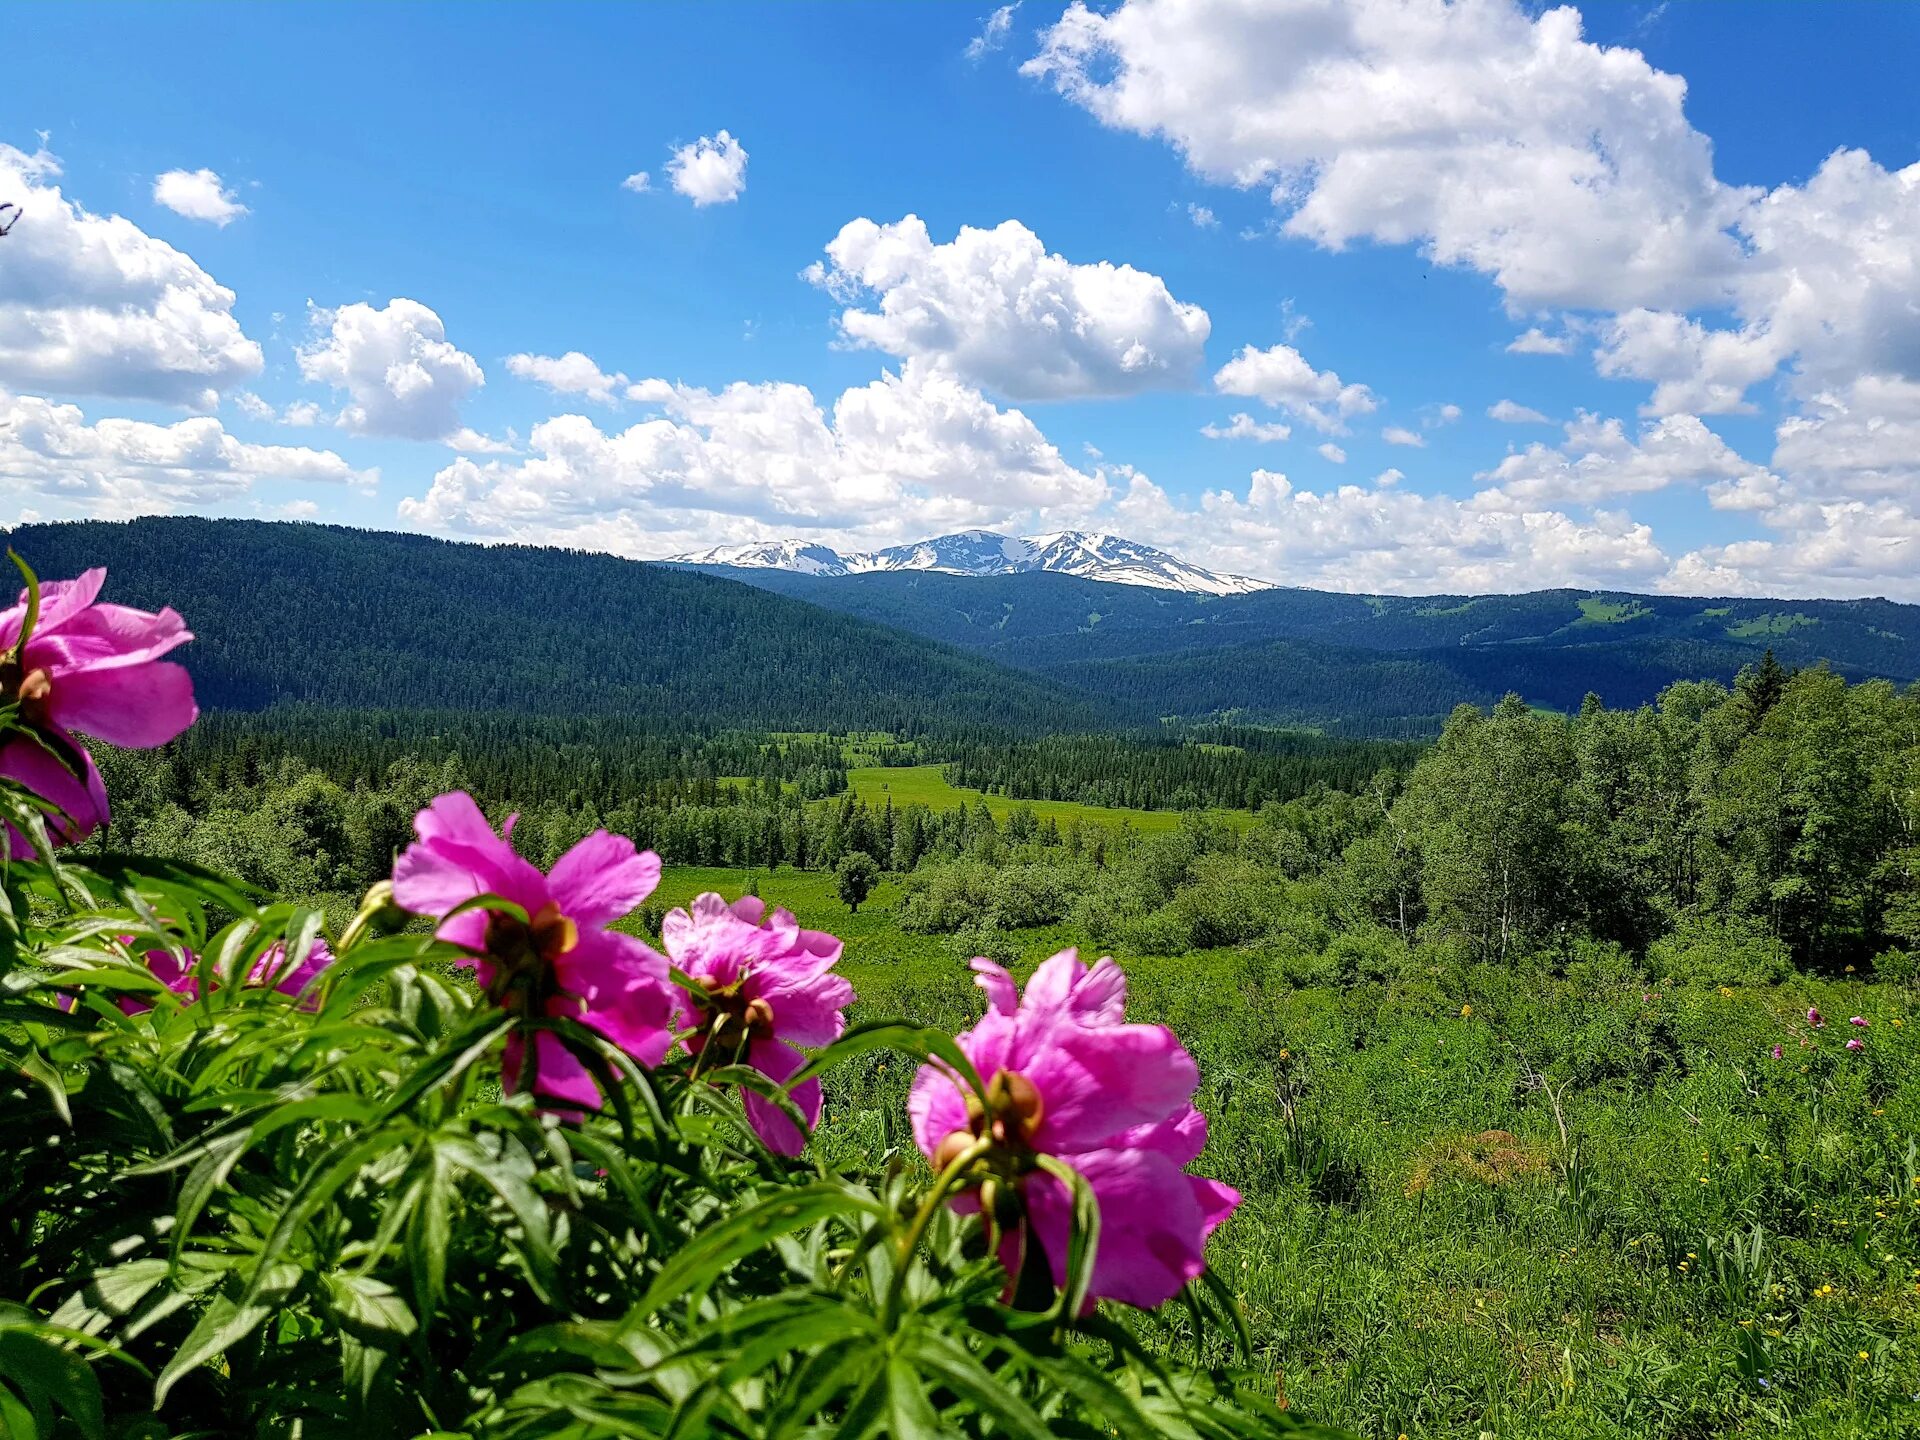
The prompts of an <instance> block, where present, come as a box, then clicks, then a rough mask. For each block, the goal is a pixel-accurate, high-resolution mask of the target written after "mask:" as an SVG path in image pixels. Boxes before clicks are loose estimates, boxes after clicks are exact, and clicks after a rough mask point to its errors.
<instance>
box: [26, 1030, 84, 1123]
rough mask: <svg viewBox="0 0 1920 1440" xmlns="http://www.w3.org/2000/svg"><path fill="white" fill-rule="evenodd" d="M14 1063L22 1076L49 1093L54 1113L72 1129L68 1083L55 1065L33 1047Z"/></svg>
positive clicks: (48, 1096)
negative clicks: (68, 1101) (68, 1102)
mask: <svg viewBox="0 0 1920 1440" xmlns="http://www.w3.org/2000/svg"><path fill="white" fill-rule="evenodd" d="M13 1063H14V1064H15V1065H16V1066H17V1067H18V1068H19V1070H20V1073H21V1074H22V1075H25V1076H26V1077H27V1078H28V1079H29V1080H32V1081H34V1082H35V1083H36V1084H38V1085H39V1086H40V1088H41V1089H42V1090H44V1091H46V1092H47V1099H48V1101H49V1102H51V1103H52V1105H53V1110H54V1113H55V1114H56V1115H58V1116H59V1117H60V1119H61V1121H62V1123H64V1124H65V1125H67V1126H68V1127H69V1128H71V1127H72V1125H73V1111H72V1109H71V1108H70V1107H69V1106H68V1104H67V1082H66V1080H65V1079H64V1078H63V1077H62V1076H61V1074H60V1072H59V1071H58V1070H56V1069H55V1068H54V1066H53V1063H52V1062H51V1061H50V1060H48V1059H47V1057H46V1056H44V1055H42V1054H41V1053H40V1051H39V1049H38V1048H36V1047H33V1046H29V1047H28V1048H27V1050H26V1051H25V1053H23V1054H20V1055H16V1056H15V1057H14V1062H13Z"/></svg>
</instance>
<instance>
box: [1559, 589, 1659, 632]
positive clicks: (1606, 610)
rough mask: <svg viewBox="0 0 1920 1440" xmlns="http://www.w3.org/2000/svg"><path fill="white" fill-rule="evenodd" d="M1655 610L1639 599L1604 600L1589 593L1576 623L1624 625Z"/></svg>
mask: <svg viewBox="0 0 1920 1440" xmlns="http://www.w3.org/2000/svg"><path fill="white" fill-rule="evenodd" d="M1652 613H1653V612H1652V611H1651V610H1649V609H1648V608H1647V607H1646V606H1645V605H1642V604H1641V603H1640V602H1639V601H1638V600H1603V599H1601V598H1600V597H1599V596H1597V595H1589V596H1586V597H1585V598H1584V599H1582V600H1581V601H1580V618H1579V619H1578V620H1576V621H1574V622H1573V623H1574V624H1576V625H1623V624H1625V623H1626V622H1627V621H1629V620H1638V619H1640V618H1642V617H1643V616H1646V615H1651V614H1652Z"/></svg>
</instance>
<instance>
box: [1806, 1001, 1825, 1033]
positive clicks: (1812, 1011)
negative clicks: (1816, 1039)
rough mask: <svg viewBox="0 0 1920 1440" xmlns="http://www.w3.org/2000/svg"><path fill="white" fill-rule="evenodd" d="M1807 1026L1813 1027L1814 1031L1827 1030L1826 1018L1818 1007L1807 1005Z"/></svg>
mask: <svg viewBox="0 0 1920 1440" xmlns="http://www.w3.org/2000/svg"><path fill="white" fill-rule="evenodd" d="M1807 1024H1809V1025H1811V1026H1813V1028H1814V1029H1816V1030H1824V1029H1826V1028H1827V1019H1826V1016H1824V1015H1822V1014H1821V1013H1820V1010H1819V1007H1818V1006H1815V1005H1809V1006H1808V1007H1807Z"/></svg>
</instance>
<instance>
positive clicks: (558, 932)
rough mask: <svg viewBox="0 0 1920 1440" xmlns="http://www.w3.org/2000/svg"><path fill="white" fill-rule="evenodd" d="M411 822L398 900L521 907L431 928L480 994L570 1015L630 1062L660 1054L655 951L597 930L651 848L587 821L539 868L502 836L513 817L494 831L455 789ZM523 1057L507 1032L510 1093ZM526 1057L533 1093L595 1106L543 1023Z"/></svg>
mask: <svg viewBox="0 0 1920 1440" xmlns="http://www.w3.org/2000/svg"><path fill="white" fill-rule="evenodd" d="M413 828H414V830H415V832H416V833H417V834H418V835H419V837H420V838H419V839H418V840H417V841H416V842H415V843H414V844H412V845H409V846H408V847H407V848H406V850H404V851H403V852H402V853H401V855H400V858H399V859H398V860H397V861H396V862H395V863H394V867H393V898H394V903H395V904H397V905H398V906H400V908H401V909H403V910H411V911H413V912H414V913H415V914H417V915H437V916H441V917H446V916H447V912H448V911H450V910H454V909H457V908H458V907H459V906H461V905H463V904H465V903H466V902H467V901H469V900H472V899H474V898H476V897H477V896H481V895H496V896H498V897H499V898H500V899H502V900H506V901H510V902H511V903H513V904H514V905H517V906H519V907H520V909H521V910H522V911H523V912H524V913H525V915H526V919H525V920H522V919H520V917H519V916H517V915H513V914H511V913H509V912H507V911H504V910H493V909H485V908H474V909H469V910H464V911H461V913H460V914H458V915H454V916H452V917H451V918H442V919H441V921H440V924H439V927H438V928H437V929H436V930H435V931H434V933H435V934H436V935H438V936H439V937H440V938H441V939H442V940H445V941H447V942H448V943H449V944H453V945H458V946H460V947H461V948H462V949H464V950H465V951H467V953H468V954H469V956H470V957H471V959H469V960H468V961H466V962H464V963H467V964H471V965H472V966H473V967H474V973H475V975H476V977H477V978H478V980H479V981H480V984H481V986H482V988H484V989H485V991H486V992H487V998H488V999H490V1000H492V1001H493V1002H494V1003H495V1004H496V1005H499V1006H500V1007H501V1008H502V1009H505V1010H507V1011H509V1012H511V1013H513V1014H515V1015H518V1016H521V1017H523V1018H528V1019H537V1018H542V1017H552V1018H555V1019H559V1018H571V1019H575V1020H579V1021H580V1022H582V1023H583V1024H586V1025H588V1026H591V1027H592V1028H593V1029H595V1030H597V1031H599V1032H600V1033H601V1034H602V1035H604V1036H606V1038H607V1039H609V1040H611V1041H612V1042H613V1043H614V1044H615V1045H618V1046H619V1047H620V1048H621V1049H622V1050H624V1051H626V1052H627V1053H628V1054H629V1055H631V1056H633V1058H634V1059H636V1060H638V1061H639V1062H640V1063H641V1064H643V1065H656V1064H658V1063H659V1062H660V1060H661V1059H662V1057H664V1056H665V1055H666V1053H667V1049H668V1047H669V1046H670V1045H671V1044H672V1043H673V1032H672V1030H671V1029H669V1028H668V1027H669V1023H670V1021H671V1019H672V1015H673V1004H674V1001H673V996H672V994H671V982H670V981H669V980H668V978H667V962H666V959H665V957H664V956H661V955H658V954H656V953H655V952H654V951H652V950H650V949H649V948H648V947H647V946H645V945H644V944H642V943H641V942H640V941H638V940H636V939H635V938H634V937H632V936H631V935H621V934H617V933H615V932H614V931H611V930H608V929H607V928H606V926H608V925H609V924H611V923H612V922H613V921H615V920H617V919H619V918H620V917H621V916H622V915H625V914H626V913H627V912H628V911H630V910H632V909H633V908H634V906H636V905H638V904H639V903H640V902H641V901H642V900H644V899H646V898H647V896H648V895H649V894H651V893H652V892H653V888H654V886H656V885H657V884H659V883H660V857H659V856H658V855H655V854H654V853H653V852H652V851H650V850H649V851H647V852H645V853H637V852H636V851H635V850H634V846H633V842H632V841H631V840H629V839H627V838H626V837H625V836H621V835H610V834H608V833H607V832H606V831H605V830H596V831H594V832H593V834H591V835H589V836H587V838H586V839H584V840H582V841H581V842H580V843H579V844H578V845H575V846H574V847H573V848H572V849H571V850H569V851H568V852H567V853H566V854H564V855H562V856H561V857H560V859H559V860H558V861H557V862H556V863H555V865H554V867H553V871H552V873H551V874H548V875H542V874H541V873H540V872H539V870H537V869H536V868H534V866H533V865H531V864H529V863H528V862H527V861H525V860H523V859H521V858H520V856H518V855H516V854H514V852H513V846H512V845H510V844H509V843H508V837H509V836H511V834H512V833H513V821H512V820H511V819H509V820H508V821H507V824H506V829H505V830H504V831H503V832H502V833H501V834H498V835H496V834H495V833H494V831H493V827H492V826H491V825H489V824H488V823H487V819H486V817H485V816H484V815H482V814H481V813H480V807H479V806H478V805H476V804H474V802H473V797H472V796H471V795H468V794H467V793H466V792H465V791H455V792H453V793H452V794H449V795H442V796H441V797H440V798H439V799H437V800H435V801H434V802H433V803H432V804H431V805H429V806H428V807H427V808H426V809H424V810H422V811H421V812H420V813H419V814H418V815H416V816H415V817H414V821H413ZM526 1058H527V1041H526V1035H525V1033H524V1032H522V1031H518V1030H516V1031H515V1033H514V1034H513V1035H512V1036H510V1037H509V1038H508V1040H507V1050H506V1056H505V1063H504V1066H503V1069H504V1073H505V1077H506V1082H507V1086H508V1088H509V1089H510V1090H517V1089H519V1088H520V1081H521V1072H522V1067H523V1066H524V1064H525V1062H526ZM533 1061H534V1070H535V1075H534V1077H533V1080H532V1088H533V1090H534V1093H535V1094H537V1095H539V1096H541V1097H542V1098H544V1099H549V1100H557V1101H562V1102H564V1103H565V1104H567V1105H569V1106H574V1107H591V1106H596V1105H598V1104H599V1103H600V1088H599V1086H598V1085H596V1084H595V1083H594V1081H593V1078H592V1076H591V1075H589V1074H588V1072H587V1068H586V1066H585V1065H583V1064H582V1063H581V1062H580V1060H579V1059H578V1058H577V1057H576V1056H575V1055H574V1054H573V1053H572V1052H571V1051H570V1050H568V1049H567V1047H566V1046H565V1045H564V1044H562V1043H561V1041H560V1039H559V1037H558V1036H556V1035H554V1034H553V1033H552V1032H551V1031H545V1030H543V1031H540V1032H538V1033H537V1035H536V1038H535V1040H534V1047H533Z"/></svg>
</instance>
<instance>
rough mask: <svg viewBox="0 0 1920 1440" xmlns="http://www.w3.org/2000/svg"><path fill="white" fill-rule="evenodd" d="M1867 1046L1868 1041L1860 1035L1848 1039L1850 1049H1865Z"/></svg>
mask: <svg viewBox="0 0 1920 1440" xmlns="http://www.w3.org/2000/svg"><path fill="white" fill-rule="evenodd" d="M1866 1048H1867V1042H1866V1041H1864V1040H1862V1039H1861V1038H1860V1037H1859V1036H1858V1035H1856V1036H1854V1037H1853V1039H1851V1040H1849V1041H1847V1049H1849V1050H1864V1049H1866Z"/></svg>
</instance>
